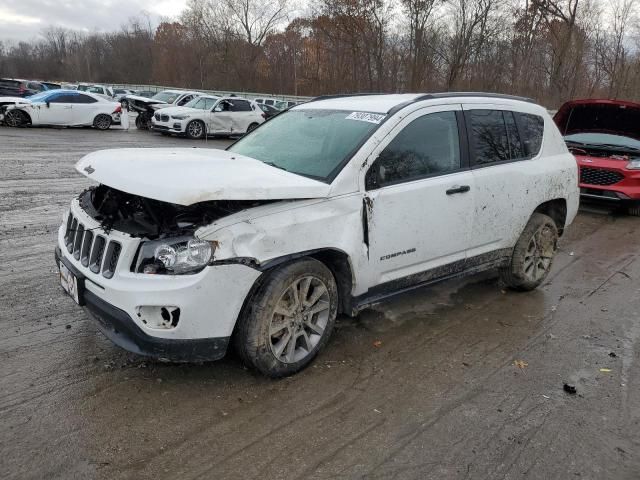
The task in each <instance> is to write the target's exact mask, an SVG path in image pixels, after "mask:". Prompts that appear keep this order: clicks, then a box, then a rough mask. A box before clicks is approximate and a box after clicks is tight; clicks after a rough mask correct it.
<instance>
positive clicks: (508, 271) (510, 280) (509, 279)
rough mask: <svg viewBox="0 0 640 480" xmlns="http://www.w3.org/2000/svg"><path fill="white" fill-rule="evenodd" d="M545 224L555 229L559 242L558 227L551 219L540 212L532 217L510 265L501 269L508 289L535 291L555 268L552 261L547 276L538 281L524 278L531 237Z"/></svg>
mask: <svg viewBox="0 0 640 480" xmlns="http://www.w3.org/2000/svg"><path fill="white" fill-rule="evenodd" d="M545 224H546V225H548V226H549V227H550V228H552V229H553V231H554V233H555V237H556V242H557V241H558V226H557V225H556V223H555V222H554V221H553V219H552V218H551V217H549V216H548V215H545V214H543V213H538V212H535V213H534V214H533V215H531V218H530V219H529V222H528V223H527V225H526V226H525V227H524V230H523V231H522V234H520V238H518V241H517V242H516V246H515V247H514V248H513V253H512V254H511V260H510V262H509V265H508V266H506V267H503V268H501V269H500V278H501V279H502V281H503V282H504V283H505V284H506V286H507V287H508V288H510V289H512V290H516V291H521V292H529V291H531V290H535V289H536V288H537V287H538V286H540V284H542V282H544V280H545V279H546V278H547V275H548V274H549V271H550V270H551V267H552V266H553V259H551V263H550V265H549V269H548V270H547V272H546V274H545V275H544V276H543V277H542V278H540V279H539V280H537V281H532V280H529V279H527V278H526V277H525V276H524V266H523V265H524V257H525V254H526V251H527V248H528V247H529V242H530V241H531V237H532V236H533V234H534V233H535V232H536V231H537V230H538V229H539V228H540V227H542V226H543V225H545Z"/></svg>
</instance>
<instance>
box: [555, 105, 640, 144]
mask: <svg viewBox="0 0 640 480" xmlns="http://www.w3.org/2000/svg"><path fill="white" fill-rule="evenodd" d="M553 120H554V121H555V122H556V125H558V128H559V129H560V132H561V133H562V135H573V134H575V133H588V132H593V133H608V134H612V135H622V136H625V137H630V138H634V139H636V140H640V104H638V103H633V102H624V101H618V100H573V101H571V102H567V103H565V104H564V105H562V106H561V107H560V109H559V110H558V112H557V113H556V114H555V115H554V117H553Z"/></svg>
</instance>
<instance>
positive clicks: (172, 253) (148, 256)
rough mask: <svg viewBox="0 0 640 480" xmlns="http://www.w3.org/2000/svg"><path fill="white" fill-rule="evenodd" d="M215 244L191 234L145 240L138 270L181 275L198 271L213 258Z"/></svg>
mask: <svg viewBox="0 0 640 480" xmlns="http://www.w3.org/2000/svg"><path fill="white" fill-rule="evenodd" d="M214 250H215V248H214V244H213V243H212V242H207V241H206V240H200V239H198V238H194V237H191V236H184V237H173V238H165V239H162V240H152V241H148V242H143V243H142V244H141V246H140V251H139V252H138V260H137V262H136V272H138V273H150V274H155V273H161V274H162V273H164V274H168V275H181V274H184V273H197V272H199V271H200V270H202V269H203V268H204V267H206V266H207V264H208V263H209V261H210V260H211V259H212V258H213V253H214Z"/></svg>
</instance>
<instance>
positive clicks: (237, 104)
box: [230, 100, 251, 112]
mask: <svg viewBox="0 0 640 480" xmlns="http://www.w3.org/2000/svg"><path fill="white" fill-rule="evenodd" d="M230 103H231V108H230V111H232V112H250V111H251V104H250V103H249V102H247V101H246V100H233V101H231V102H230Z"/></svg>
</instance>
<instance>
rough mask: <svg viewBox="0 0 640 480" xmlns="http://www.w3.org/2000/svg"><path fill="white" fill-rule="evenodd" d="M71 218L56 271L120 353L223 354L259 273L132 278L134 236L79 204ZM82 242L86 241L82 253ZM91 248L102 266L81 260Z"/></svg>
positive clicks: (239, 269)
mask: <svg viewBox="0 0 640 480" xmlns="http://www.w3.org/2000/svg"><path fill="white" fill-rule="evenodd" d="M70 215H72V217H71V218H72V219H73V220H72V222H75V223H73V227H74V228H73V229H74V231H75V232H76V233H75V235H76V238H75V239H72V240H73V241H72V242H70V241H69V240H70V239H69V237H68V234H67V231H68V230H69V228H68V226H67V223H71V222H67V220H69V219H66V220H65V222H64V223H63V225H62V226H61V227H60V230H59V232H58V245H57V247H56V251H55V256H56V263H57V264H58V266H59V267H60V264H61V263H62V264H63V265H64V267H66V268H64V270H65V272H67V274H69V272H70V274H71V275H72V278H73V279H74V281H76V282H77V288H75V289H74V290H75V291H77V292H78V294H77V297H76V298H75V299H76V301H77V302H78V303H79V304H80V305H82V306H83V307H84V308H85V309H86V310H87V311H88V313H90V315H91V317H93V318H94V319H96V320H97V325H98V327H99V329H100V330H101V331H102V333H103V334H104V335H105V336H107V337H108V338H109V339H110V340H112V341H113V342H114V343H115V344H116V345H118V346H120V347H122V348H124V349H125V350H128V351H131V352H134V353H137V354H141V355H146V356H150V357H153V358H157V359H160V360H166V361H175V362H192V361H209V360H217V359H219V358H221V357H223V356H224V354H225V351H226V348H227V345H228V342H229V337H230V336H231V334H232V332H233V329H234V326H235V323H236V320H237V319H238V316H239V315H240V311H241V310H242V306H243V304H244V301H245V298H246V297H247V295H248V294H249V292H250V291H251V288H252V287H253V284H254V283H255V281H256V280H257V278H258V277H259V276H260V275H261V273H260V272H259V271H258V270H255V269H253V268H251V267H248V266H245V265H240V264H224V265H213V266H209V267H206V268H205V269H204V270H202V271H200V272H198V273H195V274H190V275H162V274H156V275H150V274H142V273H135V272H132V271H131V270H132V269H131V265H132V263H133V259H134V258H135V255H136V252H137V250H138V246H139V245H140V239H139V238H134V237H130V236H128V235H127V234H123V233H122V232H116V231H111V232H109V233H107V232H105V231H104V230H102V229H101V228H100V225H99V224H98V223H97V222H96V221H95V220H94V219H93V218H91V217H90V216H89V215H87V214H86V212H84V211H83V210H82V209H81V208H80V206H79V204H78V201H77V199H75V200H74V201H73V202H72V205H71V213H70ZM89 232H90V233H89ZM66 234H67V235H66ZM98 237H104V238H105V241H104V242H103V243H102V247H96V239H97V238H98ZM85 242H89V244H88V245H87V247H86V248H85ZM115 243H118V244H119V245H120V246H121V247H120V251H119V255H118V258H117V260H116V261H115V262H112V263H111V264H110V265H107V264H108V263H110V253H109V252H110V248H111V247H110V245H111V244H115ZM70 245H71V246H70ZM95 248H101V249H102V251H103V252H104V253H101V254H100V255H102V260H101V262H102V267H100V265H98V266H96V265H95V264H92V263H91V262H87V261H83V260H86V258H87V256H88V257H90V258H93V257H94V255H93V250H94V249H95ZM111 258H113V257H111ZM113 263H115V266H114V265H113Z"/></svg>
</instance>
